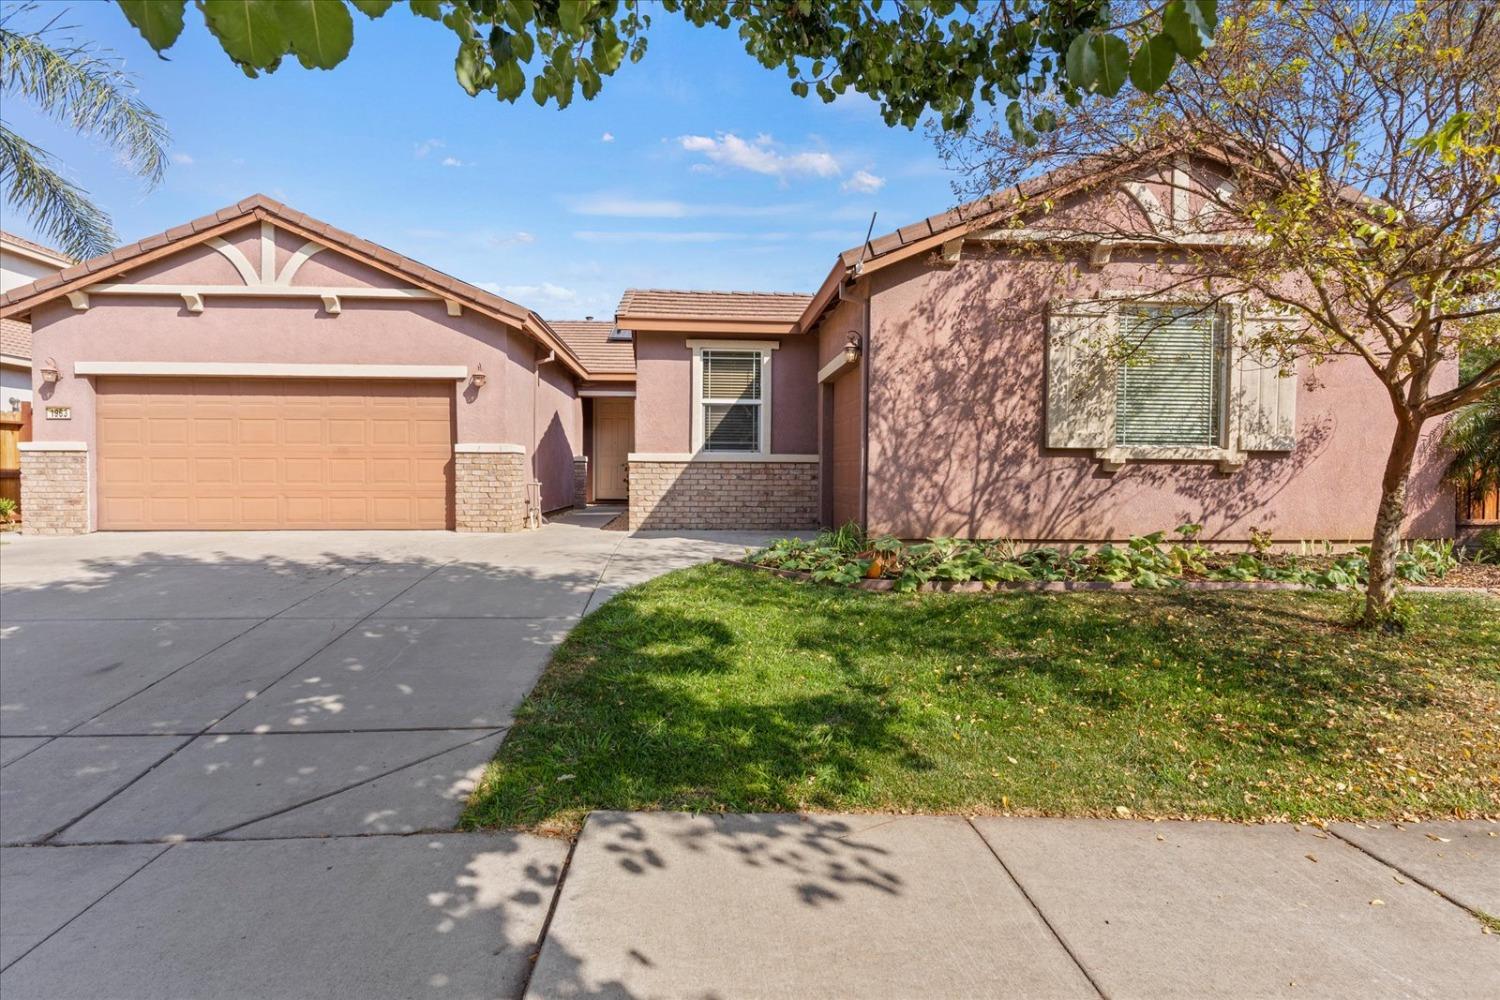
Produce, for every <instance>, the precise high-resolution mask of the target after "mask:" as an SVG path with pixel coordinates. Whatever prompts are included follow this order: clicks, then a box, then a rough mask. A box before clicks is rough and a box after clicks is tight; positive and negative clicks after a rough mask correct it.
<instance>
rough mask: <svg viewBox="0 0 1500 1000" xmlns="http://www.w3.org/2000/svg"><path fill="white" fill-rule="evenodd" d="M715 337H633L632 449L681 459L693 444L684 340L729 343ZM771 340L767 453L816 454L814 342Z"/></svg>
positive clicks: (688, 357) (690, 363)
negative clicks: (776, 344) (774, 344)
mask: <svg viewBox="0 0 1500 1000" xmlns="http://www.w3.org/2000/svg"><path fill="white" fill-rule="evenodd" d="M733 339H734V338H733V337H729V336H724V335H720V334H680V333H672V334H667V333H641V332H639V331H638V332H637V333H636V335H635V354H636V398H635V450H636V451H637V452H651V453H666V454H673V455H681V454H687V453H688V452H689V451H691V450H692V440H693V423H692V419H693V385H692V369H693V352H692V350H691V349H689V347H688V346H687V342H688V341H689V340H733ZM742 339H750V340H777V341H779V343H780V344H781V346H780V347H779V348H778V349H777V350H776V351H775V352H774V353H773V354H772V356H771V405H772V411H771V450H772V451H773V452H776V453H778V454H813V453H815V452H816V451H817V450H818V409H817V405H818V391H817V381H818V378H817V372H818V345H817V342H816V340H815V339H814V338H812V337H804V336H789V337H749V338H742Z"/></svg>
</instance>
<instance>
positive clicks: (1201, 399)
mask: <svg viewBox="0 0 1500 1000" xmlns="http://www.w3.org/2000/svg"><path fill="white" fill-rule="evenodd" d="M1119 316H1120V335H1121V339H1122V340H1123V341H1124V343H1125V344H1126V345H1127V347H1128V349H1129V352H1130V353H1129V354H1128V355H1127V356H1126V358H1125V360H1124V361H1123V363H1122V364H1121V365H1120V368H1119V375H1118V381H1117V382H1116V385H1115V444H1117V445H1179V446H1181V445H1204V446H1209V447H1217V446H1220V445H1221V444H1222V443H1223V441H1222V436H1223V435H1222V427H1223V423H1224V411H1225V406H1224V402H1225V395H1226V385H1227V383H1228V377H1227V375H1228V346H1227V343H1226V335H1225V330H1224V322H1223V320H1222V318H1221V317H1220V315H1219V312H1218V310H1217V309H1214V308H1211V307H1209V308H1205V307H1202V306H1187V305H1131V306H1121V307H1120V313H1119Z"/></svg>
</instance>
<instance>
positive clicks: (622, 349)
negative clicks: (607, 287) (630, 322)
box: [548, 319, 635, 375]
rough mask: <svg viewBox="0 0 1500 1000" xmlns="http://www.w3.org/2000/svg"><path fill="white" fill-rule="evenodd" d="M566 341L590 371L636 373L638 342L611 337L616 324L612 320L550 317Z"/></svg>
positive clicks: (591, 373) (593, 372) (598, 373)
mask: <svg viewBox="0 0 1500 1000" xmlns="http://www.w3.org/2000/svg"><path fill="white" fill-rule="evenodd" d="M548 323H549V324H550V325H551V327H552V329H554V330H556V331H557V334H558V336H560V337H562V339H563V340H564V341H566V342H567V345H568V346H569V347H571V348H572V349H573V353H575V354H577V355H578V358H579V360H580V361H582V362H583V364H584V367H585V368H587V369H588V370H589V374H590V375H627V374H628V375H634V374H635V344H634V343H632V342H631V341H630V340H629V339H628V338H627V339H624V340H611V339H610V337H611V335H612V334H613V333H614V332H615V325H614V323H611V322H610V321H609V320H597V319H554V320H548Z"/></svg>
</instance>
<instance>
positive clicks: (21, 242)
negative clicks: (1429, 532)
mask: <svg viewBox="0 0 1500 1000" xmlns="http://www.w3.org/2000/svg"><path fill="white" fill-rule="evenodd" d="M0 239H3V240H4V241H5V242H7V243H14V244H15V245H16V246H18V247H20V248H21V249H22V250H30V251H32V252H33V253H37V254H40V255H41V256H43V257H48V258H51V259H52V260H62V261H72V259H73V258H72V257H69V256H68V255H67V254H65V253H63V252H62V251H61V250H54V249H52V248H51V247H49V246H43V245H42V244H40V243H37V242H35V241H34V240H28V239H27V238H26V237H24V236H17V235H16V234H15V233H12V232H8V231H6V230H4V229H0Z"/></svg>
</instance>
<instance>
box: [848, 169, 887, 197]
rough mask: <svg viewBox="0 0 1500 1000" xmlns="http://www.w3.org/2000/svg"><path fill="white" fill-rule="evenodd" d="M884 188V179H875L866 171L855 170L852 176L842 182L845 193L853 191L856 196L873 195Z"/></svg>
mask: <svg viewBox="0 0 1500 1000" xmlns="http://www.w3.org/2000/svg"><path fill="white" fill-rule="evenodd" d="M883 187H885V178H884V177H876V176H875V175H874V174H872V173H870V172H869V171H868V170H856V171H854V176H853V177H851V178H849V179H848V180H847V181H845V182H844V190H845V191H854V192H856V193H857V194H874V193H875V192H876V191H879V190H880V189H881V188H883Z"/></svg>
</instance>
